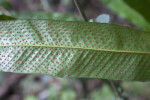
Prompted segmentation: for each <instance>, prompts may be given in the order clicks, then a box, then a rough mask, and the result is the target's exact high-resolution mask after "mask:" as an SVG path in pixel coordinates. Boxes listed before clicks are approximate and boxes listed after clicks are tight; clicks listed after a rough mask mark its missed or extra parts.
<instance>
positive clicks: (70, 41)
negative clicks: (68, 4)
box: [0, 20, 150, 81]
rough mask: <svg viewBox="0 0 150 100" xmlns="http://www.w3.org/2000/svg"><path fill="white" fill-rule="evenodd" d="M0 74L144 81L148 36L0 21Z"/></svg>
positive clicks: (149, 72)
mask: <svg viewBox="0 0 150 100" xmlns="http://www.w3.org/2000/svg"><path fill="white" fill-rule="evenodd" d="M0 40H1V41H0V70H1V71H3V72H16V73H38V74H48V75H51V76H57V77H76V78H79V77H84V78H105V79H115V80H138V81H147V80H150V60H149V58H150V34H149V32H144V31H138V30H134V29H132V28H128V27H124V26H118V25H113V24H102V23H89V22H71V21H70V22H66V21H52V20H15V21H1V22H0Z"/></svg>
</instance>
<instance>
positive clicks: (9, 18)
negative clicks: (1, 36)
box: [0, 15, 16, 21]
mask: <svg viewBox="0 0 150 100" xmlns="http://www.w3.org/2000/svg"><path fill="white" fill-rule="evenodd" d="M15 19H16V18H14V17H11V16H7V15H0V21H3V20H15Z"/></svg>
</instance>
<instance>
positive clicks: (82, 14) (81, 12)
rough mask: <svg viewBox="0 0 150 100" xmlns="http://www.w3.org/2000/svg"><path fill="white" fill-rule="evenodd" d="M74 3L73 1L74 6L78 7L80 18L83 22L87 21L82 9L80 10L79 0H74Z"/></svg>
mask: <svg viewBox="0 0 150 100" xmlns="http://www.w3.org/2000/svg"><path fill="white" fill-rule="evenodd" d="M74 3H75V5H76V7H77V9H78V11H79V13H80V15H81V16H82V19H83V20H84V21H85V22H88V18H87V17H86V15H85V13H84V11H83V10H82V8H81V5H80V3H79V1H78V0H74Z"/></svg>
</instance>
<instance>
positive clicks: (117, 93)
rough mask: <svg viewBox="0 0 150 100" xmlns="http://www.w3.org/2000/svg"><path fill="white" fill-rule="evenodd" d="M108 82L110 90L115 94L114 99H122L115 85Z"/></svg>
mask: <svg viewBox="0 0 150 100" xmlns="http://www.w3.org/2000/svg"><path fill="white" fill-rule="evenodd" d="M109 82H110V85H111V87H112V89H113V90H114V92H115V95H116V97H117V98H118V100H120V99H121V98H122V97H121V94H120V93H119V91H118V89H117V87H116V85H115V83H114V82H113V81H109Z"/></svg>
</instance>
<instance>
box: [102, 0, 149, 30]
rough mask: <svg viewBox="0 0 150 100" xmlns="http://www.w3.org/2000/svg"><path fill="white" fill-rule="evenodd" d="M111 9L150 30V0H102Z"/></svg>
mask: <svg viewBox="0 0 150 100" xmlns="http://www.w3.org/2000/svg"><path fill="white" fill-rule="evenodd" d="M102 1H103V2H104V3H106V4H107V5H108V7H109V8H110V9H112V10H113V11H114V12H116V13H117V14H119V15H120V16H122V17H124V18H126V19H128V20H129V21H131V22H132V23H133V24H135V25H136V26H139V27H141V28H143V29H144V30H147V31H150V13H149V9H150V6H149V4H150V2H149V1H150V0H102Z"/></svg>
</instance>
